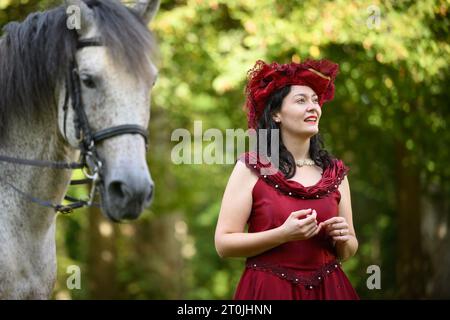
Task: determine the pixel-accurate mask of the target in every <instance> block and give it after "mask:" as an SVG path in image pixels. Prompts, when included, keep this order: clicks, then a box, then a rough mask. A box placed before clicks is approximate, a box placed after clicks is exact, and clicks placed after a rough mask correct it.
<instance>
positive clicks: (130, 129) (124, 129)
mask: <svg viewBox="0 0 450 320" xmlns="http://www.w3.org/2000/svg"><path fill="white" fill-rule="evenodd" d="M122 134H140V135H141V136H142V137H144V140H145V145H147V143H148V141H147V140H148V134H147V130H145V129H144V128H143V127H141V126H137V125H132V124H124V125H121V126H116V127H111V128H107V129H103V130H100V131H97V132H95V133H94V135H93V139H94V142H95V143H97V142H100V141H102V140H106V139H109V138H112V137H115V136H119V135H122Z"/></svg>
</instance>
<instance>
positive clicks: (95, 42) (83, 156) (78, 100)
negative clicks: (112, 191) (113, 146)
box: [0, 38, 148, 214]
mask: <svg viewBox="0 0 450 320" xmlns="http://www.w3.org/2000/svg"><path fill="white" fill-rule="evenodd" d="M98 46H103V43H102V41H101V40H100V39H99V38H88V39H82V40H78V43H77V50H79V49H82V48H85V47H98ZM65 92H66V94H65V99H64V106H63V111H64V130H63V131H64V138H65V139H66V140H67V136H66V122H67V121H66V120H67V114H68V109H69V98H70V99H71V102H72V103H71V105H72V110H73V112H74V126H75V137H76V139H77V140H78V146H79V148H80V160H79V162H71V163H69V162H63V161H48V160H30V159H22V158H13V157H8V156H2V155H0V162H8V163H13V164H19V165H29V166H36V167H47V168H52V169H69V170H70V169H82V170H83V173H84V174H85V176H86V179H81V180H72V181H71V182H70V184H71V185H80V184H88V183H91V190H90V192H89V199H88V200H80V199H76V198H73V197H70V196H68V195H66V196H65V197H64V198H65V199H66V200H67V201H70V202H72V203H70V204H67V205H62V204H53V203H52V202H50V201H46V200H42V199H38V198H35V197H33V196H32V195H30V194H28V193H26V192H23V191H22V190H20V189H18V188H17V187H15V186H14V185H13V184H11V183H9V182H7V181H4V180H3V179H2V178H1V177H0V181H2V182H4V183H5V184H7V185H8V186H10V187H11V188H12V189H14V190H15V191H16V192H18V193H19V194H21V195H22V196H23V197H25V198H26V199H27V200H29V201H31V202H34V203H37V204H39V205H42V206H44V207H49V208H53V209H54V210H55V211H56V212H60V213H64V214H66V213H71V212H72V211H73V210H74V209H78V208H82V207H90V206H93V205H98V204H96V203H94V197H95V194H96V191H97V189H98V187H99V186H100V187H102V185H101V184H100V183H99V182H100V181H102V179H103V163H102V161H101V159H100V157H99V155H98V153H97V148H96V144H97V143H99V142H101V141H104V140H107V139H110V138H113V137H116V136H119V135H123V134H139V135H141V136H142V137H143V138H144V140H145V145H146V147H147V145H148V136H147V135H148V134H147V129H146V128H144V127H142V126H139V125H134V124H125V125H119V126H115V127H110V128H106V129H102V130H99V131H96V132H93V131H92V129H91V126H90V125H89V119H88V117H87V115H86V112H85V109H84V104H83V101H82V94H81V82H80V76H79V72H78V66H77V63H76V60H75V58H74V59H73V60H72V61H71V62H70V66H69V70H68V72H67V76H66V90H65Z"/></svg>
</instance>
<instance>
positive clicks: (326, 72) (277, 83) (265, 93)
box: [245, 60, 339, 129]
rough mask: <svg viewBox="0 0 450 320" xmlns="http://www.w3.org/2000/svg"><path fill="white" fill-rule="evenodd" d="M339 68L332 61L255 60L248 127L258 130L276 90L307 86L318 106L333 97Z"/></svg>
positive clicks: (249, 87)
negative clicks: (317, 101) (316, 99)
mask: <svg viewBox="0 0 450 320" xmlns="http://www.w3.org/2000/svg"><path fill="white" fill-rule="evenodd" d="M338 71H339V66H338V65H337V64H336V63H334V62H331V61H329V60H306V61H305V62H303V63H294V62H291V63H286V64H278V63H276V62H273V63H271V64H267V63H265V62H264V61H262V60H258V61H256V64H255V66H254V67H253V69H251V70H250V71H249V72H248V83H247V87H246V90H245V92H246V95H247V101H246V107H247V117H248V127H249V128H254V129H256V126H257V122H258V119H259V118H260V116H261V115H262V113H263V111H264V108H265V107H266V101H267V99H268V98H269V96H270V95H271V94H272V93H274V92H275V91H276V90H278V89H281V88H282V87H285V86H288V85H304V86H308V87H310V88H311V89H313V90H314V92H315V93H316V94H317V96H318V97H319V105H320V107H322V105H323V103H324V102H327V101H330V100H332V99H333V97H334V79H335V78H336V75H337V73H338Z"/></svg>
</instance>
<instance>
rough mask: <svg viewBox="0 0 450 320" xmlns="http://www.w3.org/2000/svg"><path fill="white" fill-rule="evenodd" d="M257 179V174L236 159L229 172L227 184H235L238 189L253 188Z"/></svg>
mask: <svg viewBox="0 0 450 320" xmlns="http://www.w3.org/2000/svg"><path fill="white" fill-rule="evenodd" d="M257 181H258V176H257V175H256V173H255V172H253V171H252V170H251V169H250V168H249V167H247V165H246V164H245V163H244V162H243V161H241V160H238V161H237V162H236V164H235V166H234V169H233V172H231V175H230V179H229V182H228V183H229V184H232V185H237V186H239V187H240V188H239V189H247V190H251V189H253V187H254V185H255V184H256V182H257Z"/></svg>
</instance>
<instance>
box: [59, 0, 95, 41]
mask: <svg viewBox="0 0 450 320" xmlns="http://www.w3.org/2000/svg"><path fill="white" fill-rule="evenodd" d="M65 3H66V8H67V10H66V13H67V27H68V28H69V29H76V31H77V33H78V35H79V36H80V38H81V37H83V36H86V35H87V34H88V33H89V31H91V30H92V28H94V27H95V18H94V12H93V11H92V10H91V9H90V8H89V7H88V5H87V4H86V3H85V2H84V1H83V0H65Z"/></svg>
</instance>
